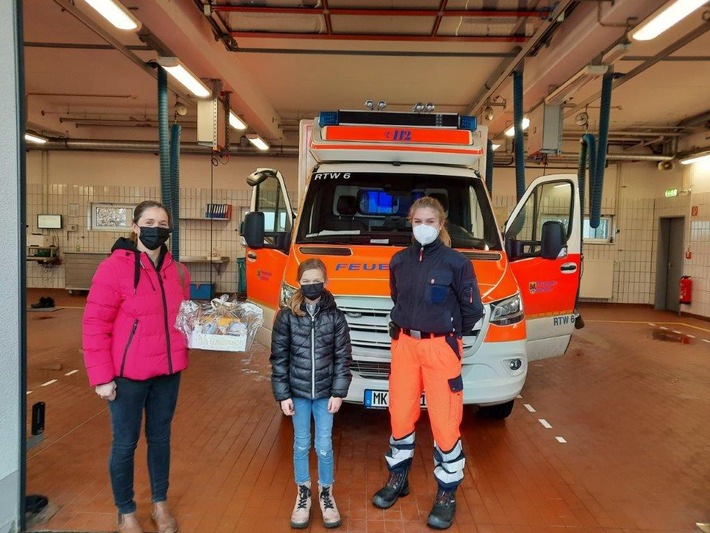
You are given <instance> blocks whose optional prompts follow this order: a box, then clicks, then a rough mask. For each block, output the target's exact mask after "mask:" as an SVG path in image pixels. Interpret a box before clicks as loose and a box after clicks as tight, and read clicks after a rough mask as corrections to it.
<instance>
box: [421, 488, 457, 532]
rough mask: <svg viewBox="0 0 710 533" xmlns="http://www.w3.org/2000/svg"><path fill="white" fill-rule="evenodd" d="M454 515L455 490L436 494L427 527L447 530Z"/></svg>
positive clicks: (440, 491) (440, 490)
mask: <svg viewBox="0 0 710 533" xmlns="http://www.w3.org/2000/svg"><path fill="white" fill-rule="evenodd" d="M455 513H456V489H454V490H442V489H439V490H438V491H437V493H436V500H435V501H434V507H432V508H431V512H430V513H429V518H428V519H427V522H426V523H427V525H428V526H429V527H430V528H432V529H448V528H450V527H451V524H452V523H453V522H454V514H455Z"/></svg>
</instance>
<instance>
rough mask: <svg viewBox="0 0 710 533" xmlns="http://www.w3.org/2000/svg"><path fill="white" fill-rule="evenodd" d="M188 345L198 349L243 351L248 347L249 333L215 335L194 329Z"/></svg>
mask: <svg viewBox="0 0 710 533" xmlns="http://www.w3.org/2000/svg"><path fill="white" fill-rule="evenodd" d="M187 345H188V347H189V348H194V349H196V350H217V351H220V352H243V351H245V350H246V348H247V335H246V333H245V334H243V335H215V334H208V333H198V332H197V331H193V332H192V333H191V334H190V342H188V343H187Z"/></svg>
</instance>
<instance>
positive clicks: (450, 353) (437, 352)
mask: <svg viewBox="0 0 710 533" xmlns="http://www.w3.org/2000/svg"><path fill="white" fill-rule="evenodd" d="M454 341H455V345H456V347H457V350H458V354H457V353H455V352H454V350H453V349H452V346H451V345H450V344H449V343H452V344H453V343H454ZM462 350H463V346H462V343H461V339H457V338H455V337H448V342H447V337H443V336H442V337H434V338H429V339H415V338H412V337H410V336H408V335H405V334H404V332H402V333H400V335H399V339H393V340H392V367H391V372H390V379H389V387H390V392H389V412H390V422H391V425H392V437H393V438H394V439H395V440H397V439H402V438H403V437H406V436H407V435H409V434H411V433H412V432H413V431H414V425H415V424H416V422H417V420H419V415H420V413H421V407H420V404H419V401H420V397H421V395H422V391H425V393H426V404H427V410H428V411H429V420H430V421H431V431H432V434H433V435H434V440H435V441H436V444H437V446H438V448H439V449H440V450H452V449H453V448H454V446H455V445H456V443H457V442H458V440H459V438H460V436H461V432H460V426H461V419H462V416H463V382H462V380H461V354H462Z"/></svg>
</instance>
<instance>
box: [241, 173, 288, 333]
mask: <svg viewBox="0 0 710 533" xmlns="http://www.w3.org/2000/svg"><path fill="white" fill-rule="evenodd" d="M247 184H249V185H250V186H251V187H252V195H251V207H250V212H249V213H247V215H246V216H245V217H244V225H243V228H242V231H243V236H244V239H245V240H246V243H247V251H246V262H245V264H246V282H247V299H248V300H249V301H251V302H254V303H255V304H257V305H259V306H260V307H261V308H262V309H264V326H265V327H268V328H269V329H271V324H272V322H273V316H274V313H275V311H276V310H277V309H278V308H279V297H280V292H281V281H282V280H283V274H284V269H285V268H286V260H287V259H288V250H289V246H290V245H291V229H292V227H293V217H294V214H293V210H292V208H291V202H290V201H289V198H288V192H287V190H286V184H285V183H284V179H283V176H282V175H281V173H280V172H278V171H276V170H271V169H258V170H257V171H256V172H254V173H253V174H251V175H250V176H249V177H248V178H247Z"/></svg>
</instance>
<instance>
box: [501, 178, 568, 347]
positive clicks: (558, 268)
mask: <svg viewBox="0 0 710 533" xmlns="http://www.w3.org/2000/svg"><path fill="white" fill-rule="evenodd" d="M580 217H581V213H580V206H579V191H578V188H577V176H576V175H574V174H557V175H550V176H543V177H541V178H538V179H536V180H535V181H533V182H532V183H531V184H530V186H529V187H528V189H527V190H526V191H525V194H524V196H523V198H522V199H521V200H520V202H519V203H518V205H517V206H516V207H515V209H514V210H513V212H512V213H511V215H510V218H509V219H508V221H507V222H506V224H505V250H506V253H507V255H508V259H509V261H510V268H511V270H512V271H513V274H514V275H515V277H516V279H517V281H518V286H519V287H520V294H521V297H522V299H523V310H524V312H525V319H526V322H527V324H526V329H527V332H528V341H527V350H528V359H529V360H531V361H532V360H535V359H545V358H548V357H555V356H559V355H562V354H564V353H565V351H566V350H567V346H568V345H569V341H570V339H571V336H572V331H573V330H574V320H575V317H576V309H575V305H576V299H577V289H578V287H579V280H580V272H581V219H580Z"/></svg>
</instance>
